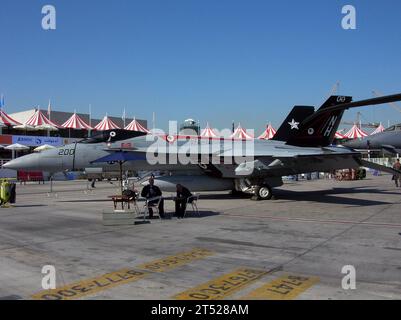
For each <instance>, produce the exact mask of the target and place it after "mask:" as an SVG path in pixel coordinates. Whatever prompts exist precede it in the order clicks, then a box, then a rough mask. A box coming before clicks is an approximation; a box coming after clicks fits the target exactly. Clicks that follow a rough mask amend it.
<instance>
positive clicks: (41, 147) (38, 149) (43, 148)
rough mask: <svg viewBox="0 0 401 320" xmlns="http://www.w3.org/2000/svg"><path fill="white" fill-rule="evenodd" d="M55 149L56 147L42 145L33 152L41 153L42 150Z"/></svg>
mask: <svg viewBox="0 0 401 320" xmlns="http://www.w3.org/2000/svg"><path fill="white" fill-rule="evenodd" d="M55 148H56V147H53V146H51V145H49V144H44V145H42V146H39V147H37V148H35V149H33V151H35V152H41V151H44V150H49V149H55Z"/></svg>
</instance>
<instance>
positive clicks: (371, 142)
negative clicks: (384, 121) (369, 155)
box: [344, 124, 401, 154]
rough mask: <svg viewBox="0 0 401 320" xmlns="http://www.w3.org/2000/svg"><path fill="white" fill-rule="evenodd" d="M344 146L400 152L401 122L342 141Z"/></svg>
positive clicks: (393, 152)
mask: <svg viewBox="0 0 401 320" xmlns="http://www.w3.org/2000/svg"><path fill="white" fill-rule="evenodd" d="M344 146H347V147H350V148H353V149H356V150H371V151H372V150H382V149H383V150H385V151H387V152H389V153H392V154H400V153H401V124H397V125H394V126H391V127H389V128H387V129H386V130H384V131H383V132H381V133H377V134H374V135H372V136H368V137H365V138H363V139H357V140H352V141H348V142H346V143H344Z"/></svg>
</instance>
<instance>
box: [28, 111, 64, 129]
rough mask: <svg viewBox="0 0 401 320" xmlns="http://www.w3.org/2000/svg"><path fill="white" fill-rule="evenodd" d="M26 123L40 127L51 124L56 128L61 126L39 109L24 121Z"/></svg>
mask: <svg viewBox="0 0 401 320" xmlns="http://www.w3.org/2000/svg"><path fill="white" fill-rule="evenodd" d="M24 124H25V125H28V126H31V127H39V126H46V125H47V126H51V127H54V128H59V127H60V126H59V125H58V124H56V123H54V122H53V121H50V120H49V118H47V117H46V116H45V115H44V114H43V112H42V111H41V110H40V109H38V110H37V111H36V112H35V113H34V114H33V115H32V117H30V118H29V119H28V120H27V121H25V123H24Z"/></svg>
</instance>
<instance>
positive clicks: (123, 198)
mask: <svg viewBox="0 0 401 320" xmlns="http://www.w3.org/2000/svg"><path fill="white" fill-rule="evenodd" d="M109 198H111V199H112V200H113V203H114V210H116V209H117V204H118V203H119V202H120V203H121V209H122V210H124V204H127V208H128V209H131V207H130V203H131V202H132V201H135V197H127V196H122V195H115V196H109Z"/></svg>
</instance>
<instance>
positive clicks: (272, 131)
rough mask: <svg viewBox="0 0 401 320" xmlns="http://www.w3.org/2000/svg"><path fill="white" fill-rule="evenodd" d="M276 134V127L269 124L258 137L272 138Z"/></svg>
mask: <svg viewBox="0 0 401 320" xmlns="http://www.w3.org/2000/svg"><path fill="white" fill-rule="evenodd" d="M275 134H276V129H274V128H273V127H272V125H271V124H269V125H268V126H267V127H266V130H265V131H264V132H263V133H262V134H261V135H260V136H259V138H258V139H262V140H270V139H272V138H273V137H274V135H275Z"/></svg>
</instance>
